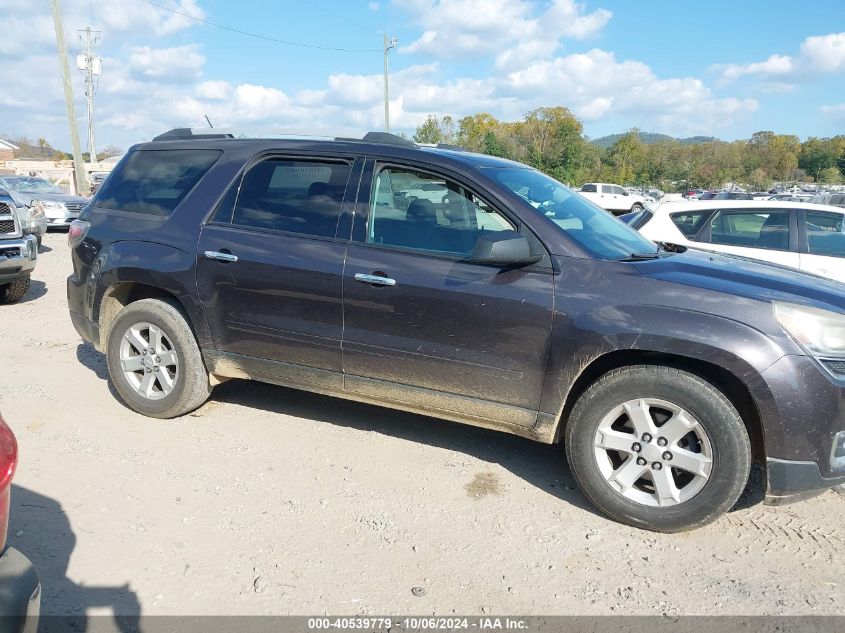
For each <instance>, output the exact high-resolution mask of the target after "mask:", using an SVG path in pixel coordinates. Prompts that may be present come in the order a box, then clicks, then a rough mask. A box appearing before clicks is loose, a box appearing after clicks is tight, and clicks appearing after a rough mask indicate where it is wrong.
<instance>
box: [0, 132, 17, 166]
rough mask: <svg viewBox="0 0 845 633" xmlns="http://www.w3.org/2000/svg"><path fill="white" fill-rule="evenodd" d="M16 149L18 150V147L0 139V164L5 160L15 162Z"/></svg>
mask: <svg viewBox="0 0 845 633" xmlns="http://www.w3.org/2000/svg"><path fill="white" fill-rule="evenodd" d="M16 149H20V147H18V146H17V145H13V144H12V143H10V142H9V141H4V140H3V139H2V138H0V163H2V162H3V161H5V160H15V150H16Z"/></svg>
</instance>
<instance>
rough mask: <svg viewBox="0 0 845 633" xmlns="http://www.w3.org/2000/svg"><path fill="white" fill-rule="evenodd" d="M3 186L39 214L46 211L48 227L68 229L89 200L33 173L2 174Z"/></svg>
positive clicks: (17, 200)
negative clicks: (28, 174) (25, 174)
mask: <svg viewBox="0 0 845 633" xmlns="http://www.w3.org/2000/svg"><path fill="white" fill-rule="evenodd" d="M0 187H2V188H4V189H6V190H8V191H9V193H11V194H12V197H13V198H14V199H15V201H16V202H17V203H18V204H19V205H21V204H22V205H24V206H25V207H27V208H28V209H34V210H35V214H36V215H38V213H39V212H40V213H43V215H44V217H45V218H46V228H47V230H49V229H51V228H64V229H66V228H67V227H68V226H70V223H71V222H73V221H74V220H75V219H76V218H78V217H79V212H80V211H82V209H83V208H85V206H86V205H87V204H88V202H89V200H90V199H89V198H85V197H83V196H75V195H73V194H70V193H67V192H65V191H64V190H62V189H61V188H59V187H57V186H56V185H54V184H52V183H49V182H47V181H46V180H44V179H43V178H38V177H34V176H3V177H0Z"/></svg>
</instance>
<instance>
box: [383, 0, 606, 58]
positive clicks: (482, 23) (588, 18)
mask: <svg viewBox="0 0 845 633" xmlns="http://www.w3.org/2000/svg"><path fill="white" fill-rule="evenodd" d="M394 4H397V5H399V6H401V7H403V8H405V9H406V10H408V11H409V12H410V13H411V15H412V16H413V18H414V19H415V21H416V22H417V23H418V24H420V25H421V26H422V27H423V28H424V29H425V30H424V32H423V34H422V35H421V36H420V37H419V38H418V39H416V40H415V41H413V42H411V43H410V44H409V45H407V46H404V47H402V48H400V51H401V52H404V53H424V54H428V55H433V56H436V57H454V56H458V55H462V54H467V53H472V54H479V53H481V54H494V53H499V54H498V58H497V62H496V63H497V66H498V67H499V68H505V67H513V66H515V65H518V64H520V63H525V62H527V61H530V60H532V59H537V58H538V57H546V56H548V55H551V54H552V53H553V52H554V51H555V49H556V48H557V47H558V45H559V42H560V40H562V39H566V38H571V39H576V40H582V39H587V38H590V37H593V36H595V35H597V34H598V33H599V32H600V31H601V30H602V29H603V28H604V26H605V25H606V24H607V22H608V21H609V20H610V18H611V16H612V13H611V12H610V11H607V10H605V9H597V10H596V11H593V12H592V13H586V9H585V7H584V5H583V4H581V3H578V2H575V0H552V1H551V4H549V5H548V6H547V8H546V9H545V11H542V12H539V11H538V10H537V9H538V8H539V7H540V6H542V5H539V4H537V3H533V2H530V1H529V0H394ZM503 49H505V50H503Z"/></svg>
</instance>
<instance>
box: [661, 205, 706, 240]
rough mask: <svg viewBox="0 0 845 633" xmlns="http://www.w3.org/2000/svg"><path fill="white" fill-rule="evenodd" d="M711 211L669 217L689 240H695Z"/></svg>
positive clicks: (673, 214)
mask: <svg viewBox="0 0 845 633" xmlns="http://www.w3.org/2000/svg"><path fill="white" fill-rule="evenodd" d="M709 215H710V211H696V212H694V213H672V214H671V215H670V216H669V217H670V218H672V222H674V223H675V226H677V227H678V229H680V231H681V233H683V234H684V237H686V238H687V239H690V240H692V239H695V236H696V235H698V232H699V231H700V230H701V227H702V226H703V225H704V221H705V220H706V219H707V218H708V217H709Z"/></svg>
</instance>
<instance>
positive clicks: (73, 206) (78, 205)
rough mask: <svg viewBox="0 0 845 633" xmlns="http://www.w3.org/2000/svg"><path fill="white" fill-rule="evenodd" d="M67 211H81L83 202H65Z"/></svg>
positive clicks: (83, 206) (83, 205)
mask: <svg viewBox="0 0 845 633" xmlns="http://www.w3.org/2000/svg"><path fill="white" fill-rule="evenodd" d="M65 207H67V210H68V211H82V209H84V208H85V203H84V202H65Z"/></svg>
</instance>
